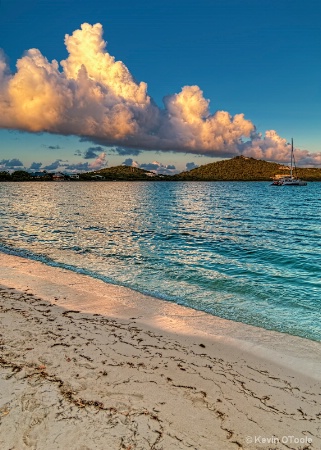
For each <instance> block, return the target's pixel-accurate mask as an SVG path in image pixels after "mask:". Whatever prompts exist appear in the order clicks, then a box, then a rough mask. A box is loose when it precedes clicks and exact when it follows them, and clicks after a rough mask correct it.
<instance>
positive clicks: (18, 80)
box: [0, 23, 321, 164]
mask: <svg viewBox="0 0 321 450" xmlns="http://www.w3.org/2000/svg"><path fill="white" fill-rule="evenodd" d="M102 35H103V29H102V25H101V24H99V23H97V24H95V25H90V24H88V23H84V24H82V25H81V29H79V30H76V31H74V32H73V34H72V35H68V34H67V35H66V36H65V45H66V47H67V51H68V53H69V56H68V58H67V59H66V60H64V61H61V63H60V65H59V64H58V62H57V61H56V60H53V61H52V62H49V61H48V60H47V59H46V58H45V57H44V56H43V55H42V54H41V52H40V51H39V50H37V49H30V50H28V51H27V52H26V53H25V55H24V56H23V57H22V58H21V59H19V60H18V61H17V65H16V66H17V71H16V73H14V74H11V73H10V72H9V68H8V64H7V63H6V58H5V56H4V54H3V53H0V127H1V128H7V129H18V130H24V131H28V132H49V133H56V134H62V135H77V136H80V137H82V139H83V140H88V141H91V142H94V143H95V144H98V145H105V146H108V145H113V146H116V147H117V148H119V149H124V148H125V149H126V148H128V149H131V150H130V151H131V153H130V152H128V153H127V154H135V149H138V150H137V151H139V150H141V149H143V150H160V151H175V152H184V153H192V154H200V155H207V156H220V157H231V156H235V155H239V154H242V153H243V154H246V155H250V156H253V157H256V158H257V157H260V158H264V159H269V160H271V159H273V160H275V161H280V162H281V161H285V155H287V158H286V161H288V159H289V156H288V155H289V146H288V144H287V143H286V141H285V140H284V139H282V138H280V137H279V136H278V135H277V133H276V132H275V131H267V132H266V134H265V136H264V137H262V136H261V135H259V134H258V133H256V129H255V126H254V124H253V123H252V122H251V121H249V120H246V119H245V118H244V114H236V115H235V116H231V115H230V114H229V113H228V112H226V111H216V112H215V113H214V114H210V112H209V100H207V99H205V98H204V96H203V92H202V91H201V89H200V88H199V87H198V86H184V87H183V88H182V90H181V92H179V93H177V94H173V95H169V96H167V97H165V98H164V107H163V108H159V107H158V106H157V105H156V104H155V102H153V100H152V99H151V97H150V96H149V95H148V94H147V84H146V83H144V82H140V83H139V82H136V81H135V80H134V78H133V77H132V75H131V74H130V72H129V70H128V69H127V67H126V66H125V65H124V64H123V63H122V62H121V61H116V60H115V58H114V57H113V56H111V55H110V54H109V53H108V52H107V51H106V42H105V41H104V40H103V38H102ZM123 154H126V152H124V153H123ZM96 155H97V154H96ZM296 155H297V160H298V161H299V160H301V161H300V162H302V161H303V162H304V163H305V162H306V161H307V162H309V164H320V163H321V153H318V154H315V153H309V152H307V151H300V150H298V151H297V152H296Z"/></svg>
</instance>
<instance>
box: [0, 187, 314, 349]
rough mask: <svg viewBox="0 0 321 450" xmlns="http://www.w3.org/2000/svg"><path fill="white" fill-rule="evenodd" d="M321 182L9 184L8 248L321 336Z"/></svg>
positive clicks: (3, 233) (3, 236)
mask: <svg viewBox="0 0 321 450" xmlns="http://www.w3.org/2000/svg"><path fill="white" fill-rule="evenodd" d="M320 206H321V183H309V184H308V186H306V187H290V186H283V187H273V186H270V183H268V182H249V183H246V182H235V183H234V182H88V183H86V182H82V183H80V182H69V183H68V182H60V183H59V182H58V183H53V182H50V183H45V182H39V183H38V182H31V183H28V182H27V183H0V251H2V252H7V253H11V254H16V255H20V256H24V257H27V258H31V259H36V260H40V261H43V262H45V263H47V264H50V265H57V266H60V267H66V268H69V269H71V270H73V271H77V272H80V273H86V274H89V275H91V276H93V277H95V278H99V279H101V280H104V281H106V282H111V283H114V284H119V285H123V286H127V287H130V288H132V289H135V290H137V291H140V292H142V293H147V294H150V295H152V296H154V297H158V298H161V299H165V300H168V301H171V302H175V303H178V304H182V305H186V306H189V307H191V308H194V309H197V310H202V311H206V312H208V313H210V314H213V315H216V316H219V317H223V318H227V319H232V320H234V321H238V322H243V323H246V324H251V325H255V326H258V327H262V328H265V329H270V330H277V331H281V332H284V333H289V334H292V335H297V336H302V337H306V338H308V339H312V340H317V341H321V320H320V309H321V212H320Z"/></svg>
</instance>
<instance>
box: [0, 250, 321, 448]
mask: <svg viewBox="0 0 321 450" xmlns="http://www.w3.org/2000/svg"><path fill="white" fill-rule="evenodd" d="M0 285H1V286H2V288H1V290H0V300H1V303H0V306H1V310H0V317H1V329H0V339H1V342H0V366H1V369H0V370H1V372H0V449H1V450H9V449H14V450H23V449H37V450H38V449H41V450H42V449H44V450H45V449H46V450H47V449H48V450H50V449H55V450H56V449H63V450H65V449H66V450H67V449H68V450H69V449H75V450H81V449H82V450H85V449H86V450H87V449H90V450H92V449H104V450H105V449H106V450H114V449H115V450H116V449H117V450H118V449H127V450H129V449H131V450H133V449H143V450H145V449H155V450H160V449H164V450H171V449H198V450H207V449H208V450H216V449H217V450H220V449H223V450H224V449H238V448H239V449H240V448H243V449H260V448H262V449H269V448H271V449H283V448H290V449H304V448H306V449H308V448H311V449H312V448H314V449H319V448H321V438H320V436H321V406H320V405H321V389H320V387H321V382H320V380H321V344H320V343H317V342H312V341H308V340H305V339H301V338H297V337H292V336H289V335H285V334H281V333H276V332H269V331H265V330H263V329H260V328H256V327H251V326H247V325H243V324H239V323H235V322H231V321H227V320H223V319H219V318H216V317H213V316H210V315H208V314H204V313H201V312H198V311H194V310H192V309H189V308H184V307H182V306H178V305H175V304H171V303H169V302H164V301H160V300H157V299H153V298H150V297H147V296H144V295H141V294H138V293H137V292H134V291H131V290H129V289H125V288H122V287H119V286H113V285H108V284H105V283H103V282H101V281H98V280H94V279H92V278H89V277H86V276H83V275H79V274H75V273H72V272H69V271H67V270H62V269H57V268H52V267H48V266H45V265H44V264H41V263H39V262H34V261H29V260H26V259H23V258H18V257H15V256H9V255H5V254H0Z"/></svg>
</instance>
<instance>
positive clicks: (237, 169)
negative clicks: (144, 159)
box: [172, 156, 321, 181]
mask: <svg viewBox="0 0 321 450" xmlns="http://www.w3.org/2000/svg"><path fill="white" fill-rule="evenodd" d="M277 174H283V175H289V174H290V170H289V167H288V166H284V165H281V164H278V163H272V162H267V161H263V160H258V159H254V158H247V157H244V156H236V157H235V158H232V159H228V160H224V161H217V162H214V163H210V164H206V165H204V166H200V167H197V168H196V169H192V170H190V171H188V172H182V173H180V174H178V175H175V176H174V177H172V178H173V179H176V180H181V181H185V180H186V181H188V180H190V181H269V180H271V179H272V178H274V177H275V175H277ZM295 175H296V176H298V177H300V178H302V179H304V180H307V181H321V169H297V171H296V173H295Z"/></svg>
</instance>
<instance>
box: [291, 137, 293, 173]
mask: <svg viewBox="0 0 321 450" xmlns="http://www.w3.org/2000/svg"><path fill="white" fill-rule="evenodd" d="M292 166H293V138H291V179H292Z"/></svg>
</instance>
